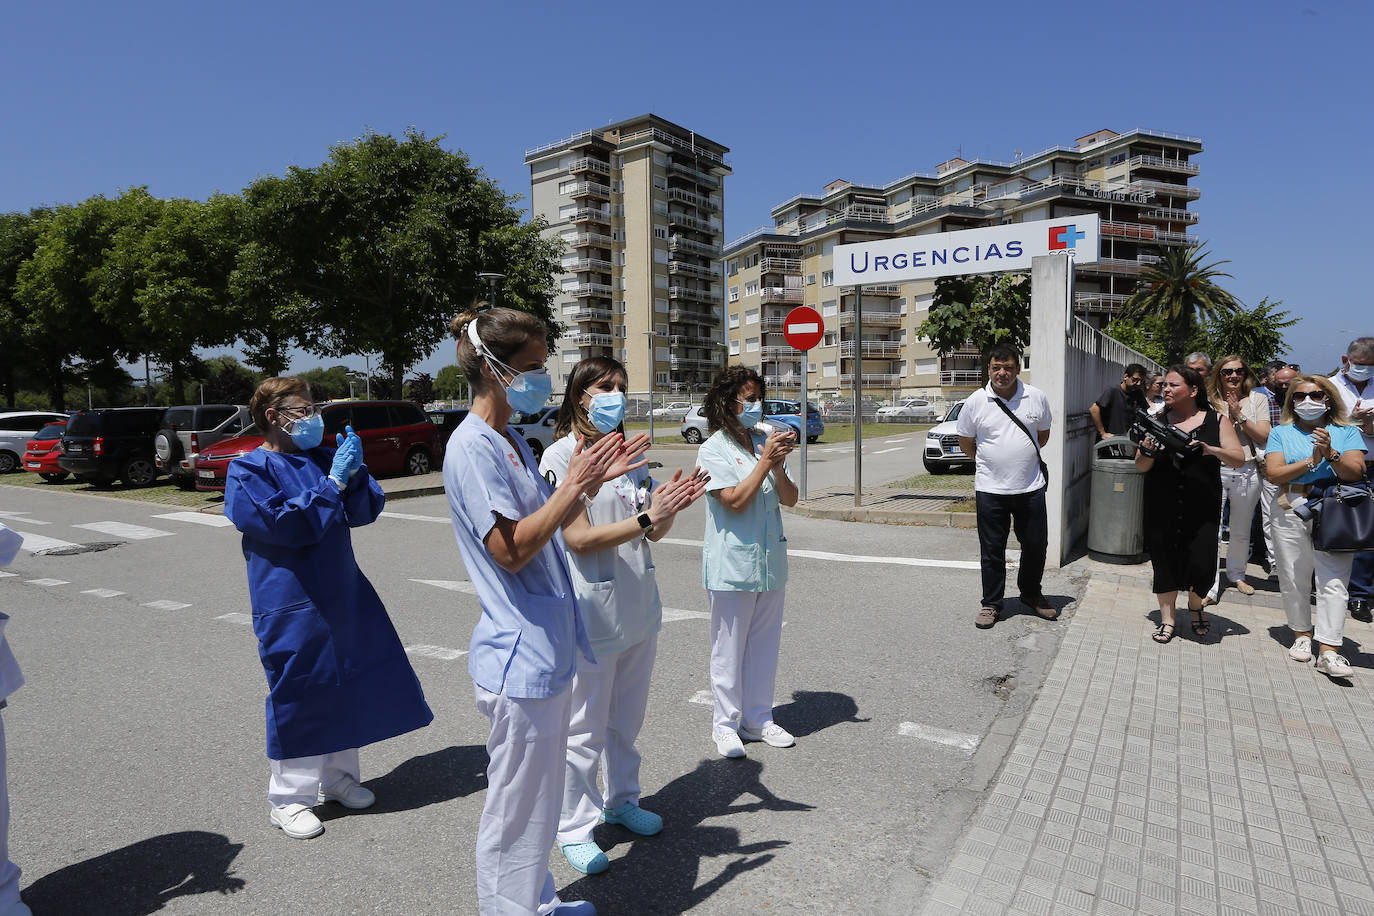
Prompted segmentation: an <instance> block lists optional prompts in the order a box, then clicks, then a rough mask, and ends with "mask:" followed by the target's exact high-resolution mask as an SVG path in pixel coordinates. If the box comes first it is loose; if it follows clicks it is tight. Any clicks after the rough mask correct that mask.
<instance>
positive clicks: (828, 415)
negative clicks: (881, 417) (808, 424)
mask: <svg viewBox="0 0 1374 916" xmlns="http://www.w3.org/2000/svg"><path fill="white" fill-rule="evenodd" d="M860 404H861V405H862V406H861V408H860V409H861V410H862V412H863V418H864V419H865V420H872V419H874V418H876V417H877V415H878V402H877V401H876V400H874V399H873V398H869V397H866V398H864V399H863V400H862V401H861V402H860ZM821 416H822V418H823V419H825V420H828V421H829V422H831V423H853V422H854V403H853V401H851V400H849V399H848V398H837V399H835V400H831V401H827V402H826V404H825V410H824V411H822V413H821Z"/></svg>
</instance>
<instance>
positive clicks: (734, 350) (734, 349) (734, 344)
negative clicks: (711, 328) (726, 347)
mask: <svg viewBox="0 0 1374 916" xmlns="http://www.w3.org/2000/svg"><path fill="white" fill-rule="evenodd" d="M730 355H731V356H739V341H738V340H732V341H730Z"/></svg>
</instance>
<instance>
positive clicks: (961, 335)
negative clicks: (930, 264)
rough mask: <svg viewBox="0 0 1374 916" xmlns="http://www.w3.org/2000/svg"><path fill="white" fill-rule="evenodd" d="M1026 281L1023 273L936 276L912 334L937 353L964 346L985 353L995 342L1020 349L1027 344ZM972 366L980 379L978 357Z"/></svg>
mask: <svg viewBox="0 0 1374 916" xmlns="http://www.w3.org/2000/svg"><path fill="white" fill-rule="evenodd" d="M1030 285H1031V284H1030V278H1029V277H1028V276H1026V275H1025V274H1000V275H997V276H966V277H941V278H939V279H938V280H936V281H935V297H934V299H933V300H932V302H931V306H930V313H929V315H928V316H927V317H926V320H925V321H923V322H921V326H920V327H918V328H917V329H916V334H917V335H918V336H920V337H924V338H926V339H927V340H929V341H930V346H931V348H932V349H934V350H935V351H936V352H937V353H939V354H940V356H941V357H945V356H948V355H950V354H951V353H953V352H954V351H956V350H962V349H966V348H969V347H972V348H974V349H976V350H977V351H978V352H979V353H986V352H987V351H988V350H990V349H992V348H993V347H994V346H995V345H997V344H1006V345H1008V346H1011V347H1015V348H1016V349H1017V350H1018V351H1019V350H1024V349H1025V347H1026V344H1028V343H1030ZM978 371H979V377H980V378H981V379H982V380H983V381H984V382H986V381H987V365H986V364H985V363H984V362H983V360H981V359H980V360H979V370H978Z"/></svg>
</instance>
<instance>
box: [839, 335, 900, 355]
mask: <svg viewBox="0 0 1374 916" xmlns="http://www.w3.org/2000/svg"><path fill="white" fill-rule="evenodd" d="M859 350H860V352H861V354H862V356H863V357H865V358H873V359H881V358H884V357H886V358H896V357H898V356H901V355H902V344H900V343H898V342H897V341H895V340H865V341H862V342H861V343H860V345H859ZM853 355H854V341H852V340H843V341H840V356H850V357H852V356H853Z"/></svg>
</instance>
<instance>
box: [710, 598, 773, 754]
mask: <svg viewBox="0 0 1374 916" xmlns="http://www.w3.org/2000/svg"><path fill="white" fill-rule="evenodd" d="M785 591H786V590H785V589H781V588H779V589H775V590H774V591H771V592H718V591H712V590H708V591H707V592H706V595H707V597H708V598H709V599H710V602H711V697H712V699H713V700H714V704H715V715H714V716H713V720H712V725H713V726H714V727H715V728H741V727H743V728H748V729H751V730H754V729H760V728H762V727H763V726H765V725H767V724H768V723H769V722H772V721H773V685H774V682H775V681H776V680H777V676H778V652H779V651H780V650H781V647H782V599H783V593H784V592H785Z"/></svg>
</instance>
